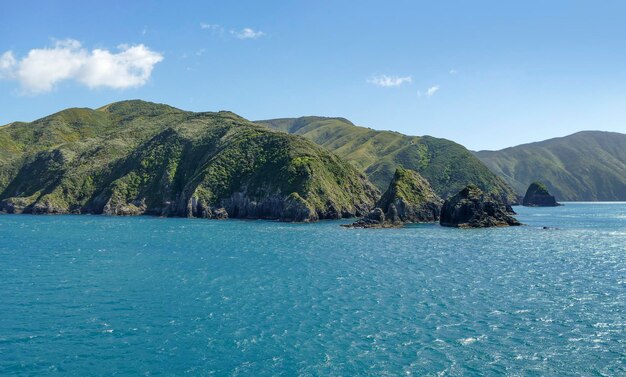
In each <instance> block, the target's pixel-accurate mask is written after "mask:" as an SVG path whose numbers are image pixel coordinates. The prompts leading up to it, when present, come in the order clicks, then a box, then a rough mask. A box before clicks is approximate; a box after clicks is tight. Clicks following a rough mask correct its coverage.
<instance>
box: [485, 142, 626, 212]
mask: <svg viewBox="0 0 626 377" xmlns="http://www.w3.org/2000/svg"><path fill="white" fill-rule="evenodd" d="M473 153H474V155H475V156H477V157H478V158H479V159H481V161H482V162H483V163H485V164H486V165H487V166H488V167H489V169H490V170H491V171H493V172H494V173H496V174H498V175H500V176H501V177H503V179H505V180H506V181H507V182H508V183H509V184H510V185H511V186H512V187H513V188H514V189H515V190H516V192H518V193H519V194H520V195H521V194H523V193H524V192H525V190H526V188H527V187H528V185H529V184H530V183H532V182H533V181H542V182H544V183H545V184H546V186H547V187H548V189H549V190H550V192H551V193H552V194H553V195H554V196H555V197H556V198H557V200H561V201H624V200H626V134H622V133H619V132H609V131H579V132H576V133H573V134H570V135H566V136H562V137H556V138H551V139H547V140H543V141H537V142H532V143H525V144H521V145H517V146H513V147H508V148H504V149H501V150H497V151H477V152H473Z"/></svg>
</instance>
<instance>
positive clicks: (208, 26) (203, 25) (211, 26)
mask: <svg viewBox="0 0 626 377" xmlns="http://www.w3.org/2000/svg"><path fill="white" fill-rule="evenodd" d="M200 29H208V30H221V29H222V27H221V26H220V25H218V24H207V23H204V22H203V23H201V24H200Z"/></svg>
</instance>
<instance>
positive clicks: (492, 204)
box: [440, 185, 521, 228]
mask: <svg viewBox="0 0 626 377" xmlns="http://www.w3.org/2000/svg"><path fill="white" fill-rule="evenodd" d="M509 208H510V207H509ZM440 224H441V225H443V226H450V227H458V228H486V227H492V226H513V225H521V223H520V222H519V221H517V219H515V218H514V217H512V216H511V215H510V212H509V209H508V208H507V205H506V204H505V203H503V202H502V200H501V199H500V198H498V197H496V196H494V195H487V194H484V193H483V192H482V191H481V190H480V189H479V188H478V187H477V186H475V185H469V186H467V187H466V188H464V189H463V190H461V191H460V192H459V193H458V194H456V195H454V196H453V197H451V198H449V199H448V200H446V201H445V203H444V204H443V207H442V209H441V219H440Z"/></svg>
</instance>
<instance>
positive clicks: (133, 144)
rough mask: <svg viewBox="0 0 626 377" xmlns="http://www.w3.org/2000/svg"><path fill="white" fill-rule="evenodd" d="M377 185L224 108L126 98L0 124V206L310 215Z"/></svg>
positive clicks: (370, 197) (351, 201)
mask: <svg viewBox="0 0 626 377" xmlns="http://www.w3.org/2000/svg"><path fill="white" fill-rule="evenodd" d="M378 196H379V192H378V191H377V190H376V188H375V187H373V186H372V185H371V184H370V183H369V181H368V180H367V179H366V178H365V177H364V176H363V175H362V173H360V172H358V171H357V169H355V168H354V167H353V166H352V165H350V164H348V163H346V162H344V161H342V160H341V159H340V158H339V157H337V156H336V155H335V154H333V153H331V152H329V151H327V150H326V149H324V148H322V147H319V146H318V145H316V144H314V143H312V142H310V141H308V140H306V139H305V138H302V137H299V136H293V135H287V134H285V133H282V132H276V131H272V130H268V129H267V128H266V127H262V126H259V125H256V124H253V123H251V122H249V121H247V120H245V119H244V118H241V117H239V116H238V115H236V114H233V113H231V112H218V113H209V112H207V113H193V112H188V111H183V110H179V109H176V108H173V107H170V106H167V105H161V104H155V103H149V102H143V101H138V100H135V101H124V102H117V103H113V104H110V105H107V106H104V107H101V108H99V109H96V110H92V109H86V108H81V109H78V108H74V109H67V110H63V111H61V112H59V113H56V114H53V115H50V116H47V117H45V118H42V119H39V120H36V121H34V122H32V123H20V122H16V123H11V124H9V125H6V126H3V127H0V210H3V211H4V212H12V213H19V212H27V213H105V214H111V215H138V214H153V215H160V216H186V217H205V218H223V217H226V216H228V217H235V218H264V219H280V220H286V221H314V220H317V219H319V218H341V217H352V216H356V215H362V214H365V213H367V211H368V210H369V209H370V207H371V206H372V205H373V204H374V202H375V201H376V199H377V198H378Z"/></svg>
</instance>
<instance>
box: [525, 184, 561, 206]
mask: <svg viewBox="0 0 626 377" xmlns="http://www.w3.org/2000/svg"><path fill="white" fill-rule="evenodd" d="M522 204H523V205H524V206H526V207H556V206H559V205H560V204H559V203H557V202H556V199H554V196H552V195H550V193H549V192H548V188H547V187H546V186H545V185H544V184H543V183H541V182H533V183H531V184H530V186H528V190H526V195H524V200H523V201H522Z"/></svg>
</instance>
